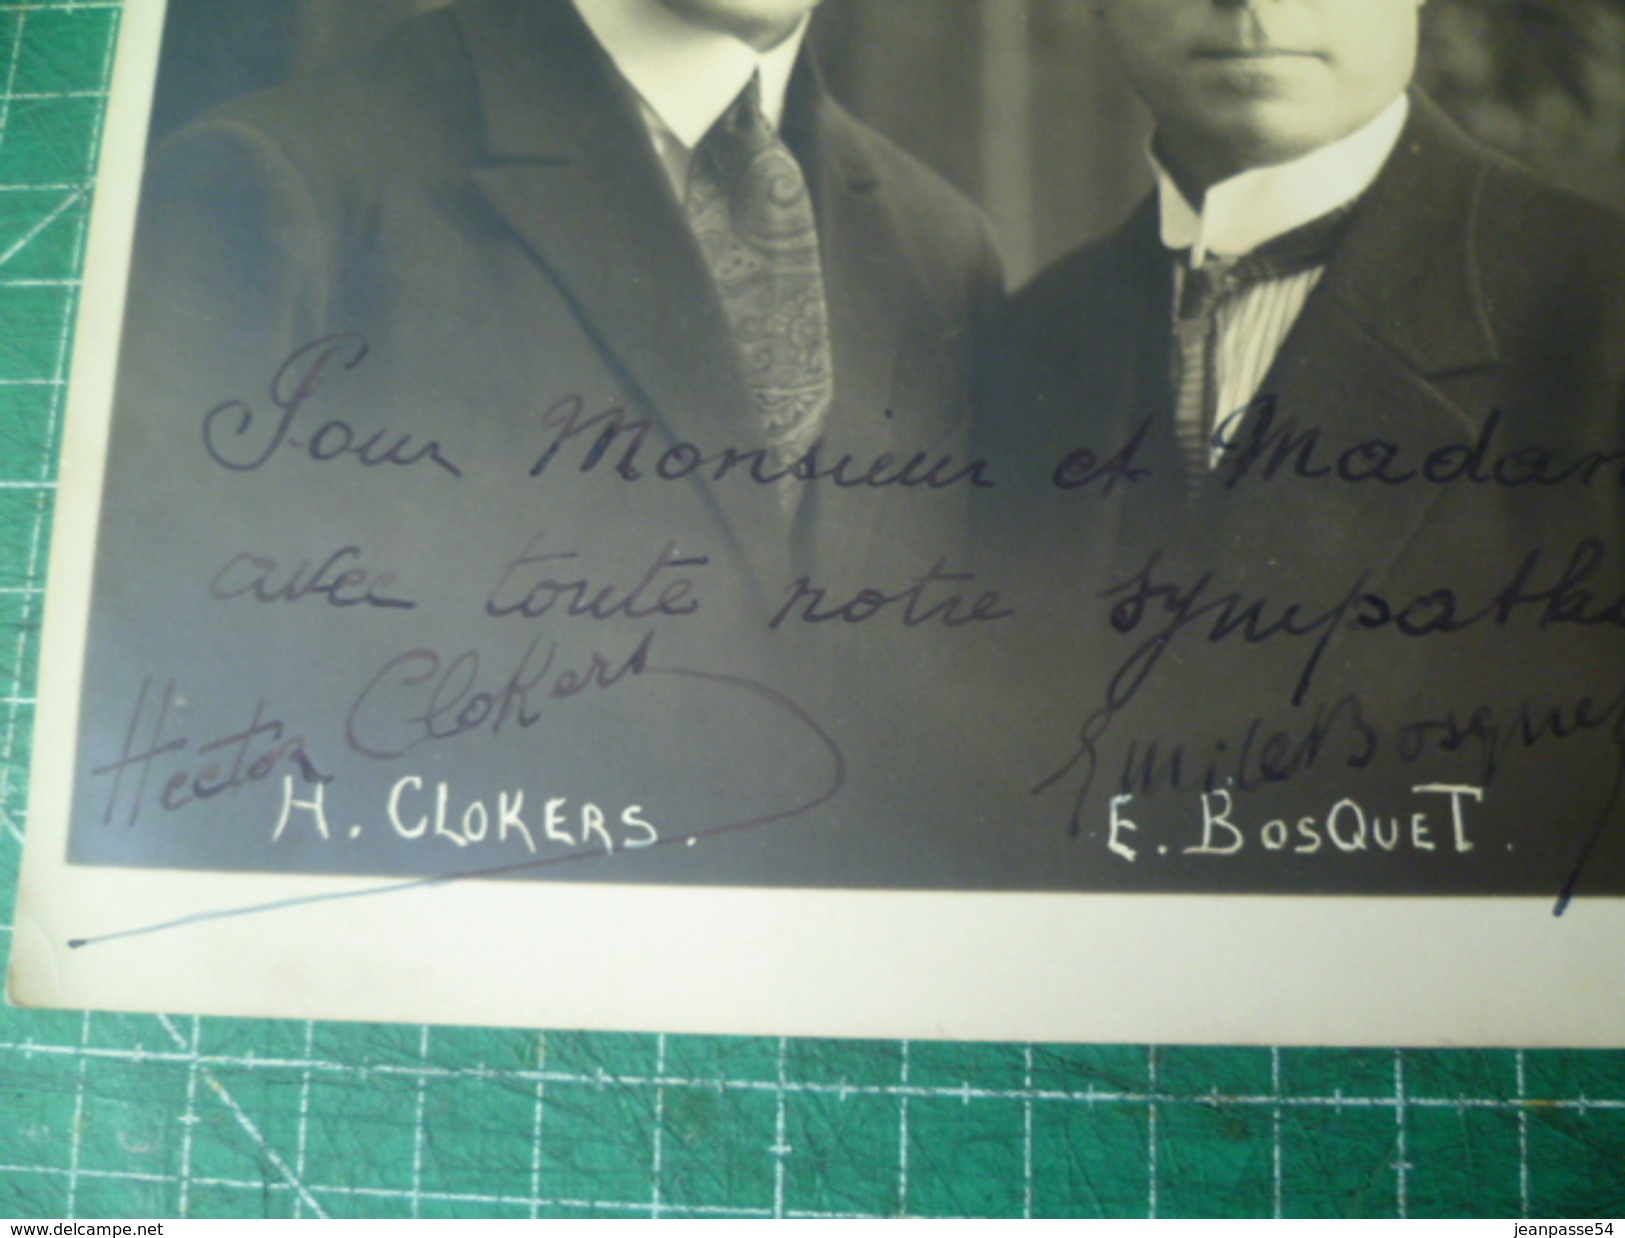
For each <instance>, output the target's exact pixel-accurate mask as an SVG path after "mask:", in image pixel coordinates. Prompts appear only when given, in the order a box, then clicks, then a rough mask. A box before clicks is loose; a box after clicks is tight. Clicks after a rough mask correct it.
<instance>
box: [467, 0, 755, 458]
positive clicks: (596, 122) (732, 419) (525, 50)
mask: <svg viewBox="0 0 1625 1238" xmlns="http://www.w3.org/2000/svg"><path fill="white" fill-rule="evenodd" d="M457 12H458V16H459V20H460V22H461V24H462V28H463V33H464V37H465V39H466V41H467V45H468V48H469V52H470V55H471V57H472V59H473V63H474V67H475V73H476V76H477V79H478V85H479V94H480V104H481V108H482V111H483V119H484V131H485V140H486V149H485V156H486V158H485V162H484V163H483V165H482V166H480V167H478V168H477V169H476V170H475V172H474V179H475V181H476V183H477V184H478V186H479V188H480V190H481V191H482V192H483V193H484V195H485V197H486V199H487V201H488V202H489V203H490V205H491V206H492V207H493V208H494V209H495V210H496V211H497V213H498V214H499V215H501V216H502V218H503V219H504V220H505V221H506V222H507V223H508V225H509V226H510V227H511V228H512V229H513V230H514V232H516V233H517V234H518V235H519V236H520V237H521V238H522V239H523V241H524V243H525V245H526V246H527V247H528V248H529V249H530V251H531V252H532V253H533V254H534V255H535V257H536V259H537V261H538V262H540V263H541V264H542V266H543V267H544V268H545V269H546V271H547V273H548V274H549V275H550V276H551V278H552V279H553V280H554V282H555V283H556V284H557V286H558V287H559V289H560V291H561V292H562V293H563V294H564V296H565V297H566V298H567V299H568V300H569V301H570V302H571V303H572V304H573V305H575V306H576V308H577V311H578V315H579V317H580V320H581V321H582V323H583V324H584V325H585V326H586V329H587V330H588V331H589V332H590V333H591V334H592V336H593V338H594V340H595V342H596V343H597V344H598V346H599V348H600V349H601V350H602V351H603V353H604V354H605V355H606V357H608V358H610V359H611V361H612V363H613V364H614V366H615V367H616V368H617V369H618V370H619V371H620V372H621V373H622V375H623V376H624V377H625V378H626V379H627V380H628V381H629V382H630V383H631V385H632V386H633V387H634V388H635V389H636V390H637V391H638V392H639V393H640V394H641V395H642V396H643V397H644V399H645V400H646V402H647V403H648V405H649V406H650V407H651V408H653V409H655V410H657V411H658V412H659V414H660V417H661V419H662V420H663V421H664V422H665V423H666V425H667V427H668V428H669V430H670V431H671V433H672V435H673V437H675V438H677V439H681V440H686V441H690V442H696V443H706V444H709V443H716V444H718V445H722V444H723V443H732V442H740V441H746V442H748V441H749V440H748V439H741V438H740V434H741V432H742V430H743V429H744V427H742V426H740V425H739V421H740V419H741V418H742V417H743V416H744V415H745V410H747V409H748V408H749V397H748V394H747V392H746V390H745V386H744V382H743V379H742V377H741V376H740V372H739V366H738V363H737V361H736V359H735V357H734V355H733V351H732V345H731V336H730V333H729V329H728V326H727V322H726V320H725V318H724V315H723V312H722V308H721V305H720V303H719V302H718V300H717V297H716V295H715V293H714V292H713V290H712V287H711V281H710V278H709V275H708V273H707V272H706V269H705V266H704V260H703V259H702V258H701V256H700V253H699V249H698V246H697V245H696V244H695V243H694V241H693V239H692V237H691V235H690V233H689V231H688V227H687V223H686V221H685V220H684V219H683V216H682V212H681V208H680V206H679V204H678V203H677V201H676V197H675V195H674V194H673V192H672V189H671V185H670V183H669V181H668V180H667V179H666V176H665V173H664V171H663V169H662V168H661V167H660V165H659V161H658V160H657V159H656V157H655V155H654V152H653V150H652V148H651V146H650V142H649V139H648V134H647V132H646V130H645V128H644V125H643V121H642V118H641V117H640V116H639V115H638V112H637V104H636V100H635V99H634V98H633V97H632V96H631V94H630V92H629V91H628V90H626V89H625V88H624V87H623V86H622V85H621V83H620V79H619V77H618V75H617V73H616V71H615V68H614V65H613V63H612V62H611V61H610V60H609V58H608V56H607V54H605V53H604V52H603V50H602V49H601V48H599V46H598V45H597V42H596V41H595V40H594V39H593V38H592V35H591V33H590V32H589V31H588V30H587V28H586V26H585V24H584V23H583V22H582V21H581V20H580V18H579V17H578V16H577V15H576V13H575V10H574V8H573V7H572V6H571V5H569V4H568V3H555V2H554V0H477V2H476V3H473V4H468V5H464V6H461V7H460V8H459V9H458V10H457Z"/></svg>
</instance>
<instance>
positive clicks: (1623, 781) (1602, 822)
mask: <svg viewBox="0 0 1625 1238" xmlns="http://www.w3.org/2000/svg"><path fill="white" fill-rule="evenodd" d="M1622 787H1625V752H1622V753H1621V754H1620V759H1619V762H1618V764H1616V765H1615V767H1614V785H1613V787H1612V788H1611V789H1610V790H1609V792H1608V802H1607V803H1606V804H1604V805H1603V806H1602V811H1601V812H1600V813H1598V814H1597V820H1596V822H1595V823H1594V824H1593V825H1592V827H1591V834H1590V836H1589V837H1588V838H1587V839H1586V840H1585V845H1584V846H1583V847H1581V848H1580V854H1579V857H1578V858H1577V859H1576V860H1575V862H1574V870H1573V871H1572V872H1571V873H1570V874H1569V879H1568V880H1567V881H1565V882H1564V883H1563V889H1562V890H1561V891H1559V892H1558V895H1557V902H1556V904H1555V905H1554V906H1553V907H1552V915H1553V916H1555V917H1559V918H1561V917H1562V915H1563V913H1564V912H1566V911H1568V909H1569V904H1570V903H1572V902H1573V901H1574V899H1575V896H1576V895H1577V894H1578V893H1579V890H1580V879H1581V878H1582V877H1584V876H1585V870H1586V866H1587V865H1589V864H1590V863H1591V856H1592V853H1593V852H1595V851H1596V849H1597V847H1598V845H1599V844H1600V843H1601V842H1602V836H1603V835H1604V834H1605V833H1606V832H1607V830H1608V826H1609V823H1610V822H1609V818H1610V817H1612V816H1613V812H1614V805H1615V804H1617V803H1619V793H1620V790H1621V789H1622Z"/></svg>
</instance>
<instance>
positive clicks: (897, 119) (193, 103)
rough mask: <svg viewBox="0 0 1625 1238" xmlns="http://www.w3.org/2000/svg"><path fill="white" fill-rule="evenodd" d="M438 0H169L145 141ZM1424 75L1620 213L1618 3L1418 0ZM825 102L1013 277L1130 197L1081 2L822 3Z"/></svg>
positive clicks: (1139, 122)
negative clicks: (841, 108)
mask: <svg viewBox="0 0 1625 1238" xmlns="http://www.w3.org/2000/svg"><path fill="white" fill-rule="evenodd" d="M443 2H444V0H232V3H230V4H221V3H220V2H219V0H170V11H171V20H170V22H169V26H168V33H167V34H166V40H165V49H164V50H165V58H164V70H163V74H162V80H161V82H160V86H159V92H158V100H157V104H156V106H155V112H154V117H153V137H154V140H161V138H162V137H163V136H164V135H166V134H168V133H170V132H172V131H173V130H174V129H175V128H176V127H178V126H179V125H181V124H183V123H185V122H186V121H187V120H190V119H192V118H194V117H195V116H197V115H200V114H202V113H203V112H206V111H207V110H209V109H210V108H211V107H213V106H215V105H216V104H218V103H220V102H222V101H224V100H226V99H228V98H231V97H233V96H235V95H238V94H244V93H247V92H248V91H251V90H255V89H258V88H261V87H263V86H267V85H270V84H272V83H274V82H276V81H278V80H280V79H281V78H283V77H286V76H288V75H289V74H292V73H298V72H305V71H309V70H312V69H315V68H318V67H320V66H322V65H324V64H327V63H330V62H332V61H334V60H338V59H341V58H342V57H344V56H346V55H348V54H351V53H352V52H354V51H355V50H356V49H358V48H359V47H362V46H364V45H365V44H366V43H367V42H368V41H370V40H371V39H373V38H376V37H377V36H378V34H379V33H380V32H382V31H384V30H386V29H388V28H389V27H390V26H391V25H393V24H395V23H396V22H399V21H402V20H404V19H406V18H407V17H409V16H411V15H412V14H413V13H415V12H418V11H420V10H423V9H427V8H433V7H436V6H437V5H438V4H439V3H443ZM1424 12H1425V15H1426V17H1425V20H1426V34H1425V47H1424V63H1423V67H1422V72H1421V79H1422V82H1423V84H1424V86H1425V87H1426V88H1427V89H1428V90H1429V91H1430V92H1431V93H1432V94H1433V95H1434V97H1435V98H1436V99H1438V100H1439V102H1441V103H1442V104H1444V106H1445V107H1446V108H1447V109H1448V110H1449V111H1450V112H1451V113H1452V114H1454V115H1455V116H1456V117H1457V119H1458V120H1460V121H1461V122H1462V123H1463V124H1464V125H1465V126H1466V127H1467V128H1468V129H1470V130H1471V131H1472V132H1474V133H1476V134H1477V135H1478V136H1479V137H1481V138H1483V139H1484V140H1486V141H1488V142H1490V143H1492V144H1493V145H1495V146H1498V147H1500V148H1501V149H1503V150H1505V151H1507V152H1508V153H1510V154H1512V155H1514V156H1516V157H1517V158H1519V159H1521V160H1522V161H1523V162H1525V163H1527V164H1529V165H1530V166H1532V167H1534V168H1536V169H1538V170H1539V171H1541V172H1543V173H1544V174H1545V175H1547V176H1549V177H1551V178H1552V179H1554V180H1557V181H1559V182H1561V183H1564V184H1567V185H1569V186H1571V187H1573V188H1575V189H1577V190H1579V191H1581V192H1583V193H1586V194H1589V195H1591V196H1593V197H1596V198H1599V199H1601V200H1603V201H1606V202H1610V203H1612V204H1614V205H1618V206H1621V207H1625V0H1431V3H1430V4H1429V5H1428V6H1427V8H1426V9H1425V10H1424ZM815 41H816V44H817V46H818V48H819V51H820V53H821V57H822V61H823V64H824V67H825V72H826V75H827V76H828V78H829V79H830V83H831V85H832V88H833V89H834V91H835V93H836V94H837V95H838V96H839V97H840V98H841V99H843V100H844V101H845V102H846V103H847V104H848V105H849V106H850V107H851V108H852V109H853V110H854V111H855V112H857V113H858V114H859V115H861V116H863V117H864V118H865V119H867V120H869V121H871V122H872V123H874V124H875V125H877V126H878V127H879V128H880V129H882V130H883V131H885V132H886V133H888V134H890V135H891V136H892V137H894V138H896V139H897V140H898V141H899V142H901V143H902V144H903V145H904V146H906V147H908V148H909V149H911V150H913V151H914V152H915V153H916V154H918V155H920V156H921V157H922V158H924V159H925V160H926V161H927V162H928V163H930V164H931V165H932V166H934V167H936V168H937V169H938V170H939V171H941V172H942V173H943V174H945V175H946V176H947V177H948V178H949V179H950V180H952V181H953V182H954V183H955V184H957V185H958V186H959V187H960V188H962V189H963V190H965V191H966V192H967V193H969V194H970V195H971V196H973V197H974V198H976V199H977V200H978V201H979V202H981V203H982V205H983V206H984V207H985V208H986V209H987V211H988V213H989V214H990V216H991V217H992V219H993V221H994V224H995V226H996V227H997V230H998V233H999V236H1000V239H1001V243H1002V246H1003V248H1004V251H1005V258H1006V262H1007V264H1008V266H1009V268H1010V273H1011V276H1012V278H1013V279H1014V280H1015V281H1017V282H1019V281H1021V280H1023V279H1025V278H1026V277H1027V276H1028V275H1030V274H1031V273H1032V272H1033V271H1034V270H1035V269H1036V268H1037V267H1038V266H1039V265H1041V264H1042V263H1043V262H1045V261H1047V260H1049V259H1050V258H1053V257H1055V256H1056V255H1058V254H1060V253H1062V252H1064V251H1065V250H1067V249H1069V248H1071V247H1072V246H1073V245H1076V244H1078V243H1079V242H1081V241H1083V240H1087V239H1089V238H1090V237H1093V236H1096V235H1099V234H1100V233H1101V232H1103V231H1105V230H1106V229H1108V228H1110V227H1111V226H1112V225H1113V224H1114V223H1115V222H1116V221H1117V220H1118V219H1120V218H1121V217H1122V215H1123V214H1124V213H1125V211H1126V210H1127V209H1128V207H1129V206H1130V205H1131V204H1132V203H1133V202H1134V201H1135V200H1136V199H1137V198H1138V197H1139V195H1140V194H1141V193H1142V192H1143V191H1144V189H1145V187H1146V184H1147V176H1146V172H1145V168H1144V161H1143V159H1142V156H1141V150H1142V148H1143V144H1144V138H1145V126H1146V122H1145V119H1144V117H1143V115H1142V114H1141V112H1140V109H1139V107H1138V105H1137V104H1136V103H1135V102H1134V100H1133V99H1132V97H1131V96H1130V95H1129V93H1128V91H1127V88H1126V87H1125V86H1124V85H1123V83H1122V82H1121V80H1120V79H1119V78H1118V76H1117V74H1116V73H1115V71H1114V69H1113V66H1112V65H1111V64H1110V62H1109V61H1108V59H1107V57H1106V56H1105V55H1104V53H1103V51H1102V49H1101V46H1100V42H1099V39H1098V36H1097V33H1096V19H1095V17H1094V15H1093V11H1092V6H1091V5H1090V4H1089V3H1087V0H825V3H824V5H823V6H822V10H821V11H820V13H819V15H818V19H817V22H816V25H815Z"/></svg>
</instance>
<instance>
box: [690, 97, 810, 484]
mask: <svg viewBox="0 0 1625 1238" xmlns="http://www.w3.org/2000/svg"><path fill="white" fill-rule="evenodd" d="M685 205H686V209H687V213H688V218H689V223H690V225H691V226H692V228H693V231H694V235H695V237H696V238H697V239H698V241H699V244H700V250H701V252H702V253H703V254H704V256H705V261H706V265H707V266H708V267H709V268H710V270H711V276H712V279H713V280H714V281H715V284H716V288H717V292H718V294H719V295H720V297H721V300H722V307H723V310H724V312H725V313H726V315H727V318H728V322H729V325H730V327H731V328H732V331H733V337H734V343H735V344H736V345H737V346H738V351H739V356H740V359H741V362H742V363H743V366H744V374H745V380H746V383H747V385H748V386H749V388H750V393H751V399H752V402H753V403H754V405H755V410H756V415H757V420H758V428H759V429H760V431H761V433H762V435H763V437H764V440H765V442H766V445H767V448H768V451H769V453H770V456H771V458H772V460H773V461H774V462H775V463H776V464H777V465H778V466H779V467H780V468H788V467H789V466H790V465H792V464H794V463H795V462H796V461H797V460H798V459H800V458H801V457H802V456H803V455H805V454H806V452H807V450H808V449H809V448H810V447H812V446H813V444H814V443H816V442H817V441H818V438H819V436H820V435H821V434H822V433H823V429H824V422H825V420H826V419H827V417H828V414H829V409H830V405H831V404H832V402H833V400H834V393H835V377H834V365H833V361H832V358H831V350H830V336H829V314H828V308H827V306H826V304H825V300H824V276H823V268H822V264H821V262H820V259H819V252H818V227H817V221H816V219H815V218H814V215H813V202H812V195H811V193H810V192H809V191H808V188H807V180H806V177H805V176H803V175H802V171H801V165H800V164H799V163H797V162H796V158H795V156H794V155H793V154H791V152H790V149H789V147H787V146H786V145H785V144H784V142H783V141H782V140H781V139H780V138H779V136H778V134H777V133H775V132H774V130H773V126H772V124H771V123H770V122H769V121H768V119H767V117H766V116H765V115H764V114H763V112H762V83H761V78H760V76H759V75H758V76H756V77H753V78H752V79H751V80H750V83H749V85H747V86H746V87H745V89H744V90H743V91H742V92H741V93H740V95H739V98H738V99H736V100H735V101H734V102H733V104H732V105H730V106H729V108H728V110H727V111H726V112H725V113H723V115H722V117H721V118H720V119H719V120H718V121H717V123H716V124H715V125H713V126H712V128H711V130H710V132H708V133H707V134H706V135H705V137H704V138H703V139H702V140H701V141H700V144H699V146H698V147H697V148H696V150H695V153H694V163H693V169H692V171H691V173H690V177H689V185H688V195H687V201H686V204H685ZM802 489H804V487H801V486H797V485H794V484H787V485H785V487H784V491H785V506H786V509H787V510H794V507H795V500H796V497H797V496H798V495H799V493H800V491H801V490H802Z"/></svg>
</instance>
